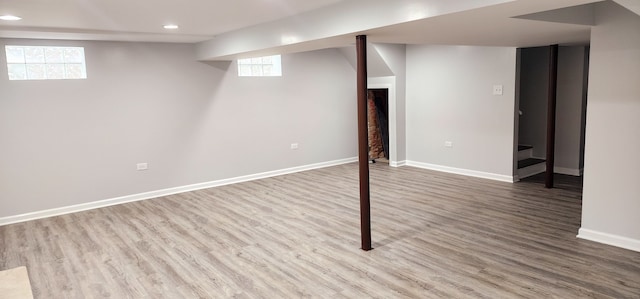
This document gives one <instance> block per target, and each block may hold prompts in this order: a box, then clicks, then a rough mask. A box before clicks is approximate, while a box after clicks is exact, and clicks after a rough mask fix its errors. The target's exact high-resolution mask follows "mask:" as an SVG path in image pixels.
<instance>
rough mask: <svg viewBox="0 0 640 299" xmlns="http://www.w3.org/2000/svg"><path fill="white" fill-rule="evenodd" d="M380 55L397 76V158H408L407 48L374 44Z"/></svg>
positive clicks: (402, 159)
mask: <svg viewBox="0 0 640 299" xmlns="http://www.w3.org/2000/svg"><path fill="white" fill-rule="evenodd" d="M373 48H375V49H376V50H377V52H378V53H379V54H380V57H382V59H383V60H384V61H385V62H386V63H387V65H388V66H389V68H390V69H391V70H392V71H393V74H394V76H395V92H396V94H395V117H396V122H395V133H396V160H395V161H399V162H400V161H405V160H406V159H407V154H406V153H407V149H406V143H407V140H406V136H407V133H406V131H407V128H406V123H407V122H406V111H407V109H406V86H407V49H406V46H405V45H397V44H373Z"/></svg>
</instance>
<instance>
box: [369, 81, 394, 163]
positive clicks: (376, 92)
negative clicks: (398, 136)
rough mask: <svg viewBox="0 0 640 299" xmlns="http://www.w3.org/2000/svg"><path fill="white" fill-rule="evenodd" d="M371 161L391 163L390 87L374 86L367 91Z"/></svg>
mask: <svg viewBox="0 0 640 299" xmlns="http://www.w3.org/2000/svg"><path fill="white" fill-rule="evenodd" d="M367 120H368V128H369V161H370V162H371V163H376V162H383V163H387V164H388V163H389V152H390V150H389V89H388V88H373V89H369V90H368V93H367Z"/></svg>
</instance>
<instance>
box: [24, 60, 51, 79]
mask: <svg viewBox="0 0 640 299" xmlns="http://www.w3.org/2000/svg"><path fill="white" fill-rule="evenodd" d="M44 66H45V64H44V63H31V64H27V78H29V79H33V80H37V79H47V74H46V73H45V67H44Z"/></svg>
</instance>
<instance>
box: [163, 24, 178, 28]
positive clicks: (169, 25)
mask: <svg viewBox="0 0 640 299" xmlns="http://www.w3.org/2000/svg"><path fill="white" fill-rule="evenodd" d="M163 27H164V29H178V25H173V24H168V25H164V26H163Z"/></svg>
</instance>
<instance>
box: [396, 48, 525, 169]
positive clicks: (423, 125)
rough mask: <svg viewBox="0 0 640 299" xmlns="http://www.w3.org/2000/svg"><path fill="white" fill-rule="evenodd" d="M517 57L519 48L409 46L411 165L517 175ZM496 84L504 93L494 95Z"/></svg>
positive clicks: (408, 139) (409, 146)
mask: <svg viewBox="0 0 640 299" xmlns="http://www.w3.org/2000/svg"><path fill="white" fill-rule="evenodd" d="M515 56H516V49H515V48H499V47H468V46H423V45H409V46H407V107H406V109H407V160H408V163H409V164H410V165H416V166H423V167H428V168H429V167H430V168H434V169H440V170H445V171H451V172H459V173H464V174H470V175H477V176H484V177H489V178H493V179H500V180H506V181H508V180H512V179H513V142H514V140H513V139H514V137H513V135H514V134H513V132H514V119H513V115H514V109H515V106H514V105H515V93H514V86H515V69H516V65H515V64H516V57H515ZM495 84H501V85H503V87H504V94H503V95H502V96H494V95H492V91H493V85H495ZM445 141H451V142H452V143H453V147H451V148H447V147H445V146H444V143H445Z"/></svg>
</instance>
